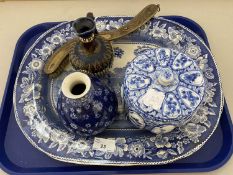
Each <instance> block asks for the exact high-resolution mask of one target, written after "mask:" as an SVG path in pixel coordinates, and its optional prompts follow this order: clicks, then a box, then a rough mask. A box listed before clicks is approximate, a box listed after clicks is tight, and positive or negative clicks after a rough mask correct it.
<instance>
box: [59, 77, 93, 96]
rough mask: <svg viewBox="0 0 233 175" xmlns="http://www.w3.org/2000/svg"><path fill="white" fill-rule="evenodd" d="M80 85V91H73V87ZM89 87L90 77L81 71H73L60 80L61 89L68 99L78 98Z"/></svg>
mask: <svg viewBox="0 0 233 175" xmlns="http://www.w3.org/2000/svg"><path fill="white" fill-rule="evenodd" d="M75 86H76V87H81V86H82V89H80V93H74V92H73V91H72V90H73V88H74V87H75ZM90 88H91V79H90V78H89V76H88V75H87V74H84V73H82V72H74V73H71V74H69V75H68V76H66V77H65V79H64V80H63V82H62V86H61V90H62V93H63V94H64V96H66V97H67V98H70V99H79V98H82V97H84V96H85V95H86V94H87V93H88V92H89V91H90Z"/></svg>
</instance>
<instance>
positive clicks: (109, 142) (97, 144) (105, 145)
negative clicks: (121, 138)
mask: <svg viewBox="0 0 233 175" xmlns="http://www.w3.org/2000/svg"><path fill="white" fill-rule="evenodd" d="M115 143H116V141H115V139H103V138H98V137H95V139H94V144H93V147H92V149H93V150H98V151H103V152H114V151H115V149H116V145H115Z"/></svg>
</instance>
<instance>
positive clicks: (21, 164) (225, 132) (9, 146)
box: [0, 16, 233, 174]
mask: <svg viewBox="0 0 233 175" xmlns="http://www.w3.org/2000/svg"><path fill="white" fill-rule="evenodd" d="M165 18H167V19H171V20H174V21H177V22H179V23H181V24H183V25H185V26H186V27H188V28H190V29H191V30H193V31H194V32H195V33H197V34H198V35H199V36H200V37H202V38H203V40H204V41H205V43H206V44H207V45H208V46H209V44H208V40H207V37H206V34H205V32H204V31H203V29H202V28H201V27H200V26H199V25H198V24H197V23H195V22H194V21H192V20H190V19H187V18H184V17H180V16H166V17H165ZM57 24H58V23H55V22H53V23H43V24H39V25H36V26H34V27H32V28H30V29H28V30H27V31H26V32H25V33H24V34H23V35H22V36H21V37H20V38H19V40H18V42H17V45H16V48H15V52H14V57H13V61H12V64H11V69H10V72H9V77H8V81H7V85H6V89H5V94H4V97H3V101H2V107H1V110H0V143H1V144H0V168H2V169H3V170H4V171H6V172H7V173H9V174H24V173H30V174H32V173H35V174H42V173H43V174H52V173H55V172H56V173H60V174H73V173H74V172H75V174H84V173H85V174H120V173H122V174H126V173H134V174H137V173H141V174H146V173H168V172H204V171H211V170H214V169H217V168H219V167H220V166H222V165H224V164H225V163H226V162H227V160H228V159H229V158H230V157H231V155H232V150H233V145H232V139H233V135H232V131H233V130H232V128H233V127H232V122H231V117H230V114H229V111H228V108H227V104H226V103H225V106H224V109H223V113H222V117H221V120H220V123H219V126H218V128H217V129H216V131H215V132H214V134H213V135H212V137H211V138H210V139H209V141H208V142H207V143H206V144H205V145H204V146H203V147H202V149H200V150H199V151H198V152H196V153H194V154H193V155H192V156H190V157H188V158H185V159H182V160H179V161H176V162H174V163H171V164H167V165H160V166H140V167H135V166H134V167H111V166H110V167H109V166H104V167H103V166H81V165H74V164H68V163H64V162H59V161H56V160H54V159H52V158H50V157H48V156H47V155H45V154H44V153H42V152H40V151H39V150H37V149H36V148H34V147H33V146H32V145H31V144H30V143H29V142H28V141H27V140H26V138H25V137H24V135H23V134H22V132H21V131H20V129H19V127H18V126H17V124H16V121H15V117H14V111H13V105H12V99H13V98H12V95H13V86H14V82H15V78H16V74H17V71H18V68H19V65H20V62H21V59H22V58H23V55H24V53H25V52H26V51H27V49H28V48H29V47H30V46H31V44H32V43H33V42H34V41H35V39H36V38H38V37H39V36H40V35H41V34H42V33H43V32H45V31H46V30H48V29H49V28H51V27H53V26H55V25H57ZM216 138H217V139H216ZM216 140H217V142H216ZM210 148H211V149H210Z"/></svg>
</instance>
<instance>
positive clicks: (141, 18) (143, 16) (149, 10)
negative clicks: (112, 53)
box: [99, 4, 160, 40]
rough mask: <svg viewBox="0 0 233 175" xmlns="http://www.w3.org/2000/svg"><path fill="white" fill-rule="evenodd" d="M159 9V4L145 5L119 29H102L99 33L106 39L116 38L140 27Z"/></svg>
mask: <svg viewBox="0 0 233 175" xmlns="http://www.w3.org/2000/svg"><path fill="white" fill-rule="evenodd" d="M159 11H160V6H159V5H155V4H150V5H148V6H146V7H145V8H144V9H142V10H141V11H140V12H139V13H138V14H137V15H136V16H135V17H134V18H133V19H131V20H130V21H129V22H128V23H126V24H125V25H123V26H121V27H120V28H119V29H115V30H111V31H103V32H100V33H99V35H100V36H102V37H104V38H105V39H107V40H114V39H117V38H121V37H123V36H125V35H128V34H129V33H131V32H133V31H135V30H136V29H138V28H139V27H141V26H142V25H143V24H145V23H146V22H147V21H149V20H150V19H151V18H152V17H153V16H154V15H155V14H156V13H157V12H159Z"/></svg>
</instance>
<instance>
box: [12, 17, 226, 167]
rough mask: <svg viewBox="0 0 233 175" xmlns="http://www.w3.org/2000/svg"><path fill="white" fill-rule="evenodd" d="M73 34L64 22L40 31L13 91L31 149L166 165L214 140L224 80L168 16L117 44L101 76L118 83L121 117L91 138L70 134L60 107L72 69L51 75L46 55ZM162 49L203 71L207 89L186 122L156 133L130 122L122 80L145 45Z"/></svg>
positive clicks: (72, 158)
mask: <svg viewBox="0 0 233 175" xmlns="http://www.w3.org/2000/svg"><path fill="white" fill-rule="evenodd" d="M129 19H131V18H130V17H100V18H97V19H96V23H97V24H96V25H97V29H98V30H99V31H103V30H111V29H115V28H119V27H120V26H121V25H122V24H124V23H125V22H127V21H128V20H129ZM73 37H75V33H74V32H73V30H72V27H71V23H70V22H64V23H60V24H58V25H57V26H55V27H53V28H51V29H50V30H48V31H47V32H45V33H44V34H43V35H41V36H40V37H39V38H38V39H37V40H36V41H35V43H34V44H33V45H32V46H31V48H29V50H28V51H27V52H26V54H25V56H24V58H23V60H22V62H21V65H20V68H19V71H18V74H17V78H16V82H15V88H14V111H15V118H16V121H17V123H18V125H19V127H20V129H21V130H22V132H23V134H24V135H25V137H26V138H27V139H28V140H29V142H30V143H31V144H32V145H33V146H35V147H36V148H38V149H39V150H40V151H42V152H44V153H46V154H47V155H49V156H50V157H52V158H54V159H57V160H60V161H64V162H70V163H76V164H83V165H84V164H85V165H86V164H87V165H114V166H131V165H160V164H167V163H171V162H173V161H175V160H178V159H181V158H185V157H187V156H190V155H191V154H193V153H195V152H196V151H197V150H199V149H200V148H201V147H202V146H203V145H204V144H205V143H206V142H207V141H208V139H209V138H210V137H211V135H212V134H213V132H214V131H215V129H216V127H217V125H218V122H219V119H220V116H221V112H222V108H223V94H222V88H221V80H220V77H219V73H218V70H217V66H216V63H215V60H214V58H213V55H212V54H211V52H210V50H209V49H208V48H207V46H206V45H205V44H204V42H203V41H202V40H201V39H200V38H199V37H198V36H197V35H196V34H195V33H193V32H192V31H190V30H189V29H188V28H186V27H184V26H182V25H180V24H178V23H176V22H173V21H171V20H167V19H164V18H153V19H151V20H150V22H148V23H147V24H146V25H144V26H143V27H141V28H140V29H139V30H138V31H136V32H134V33H132V34H130V35H128V36H126V37H124V38H122V39H120V40H117V41H115V42H114V43H113V48H114V63H113V67H112V69H111V71H110V73H109V74H108V75H106V77H104V78H103V81H106V82H107V83H110V84H111V85H113V87H114V90H115V92H116V93H117V97H118V105H119V106H118V117H117V119H116V120H115V122H114V123H113V124H112V125H111V126H110V127H109V128H108V129H106V130H105V131H104V132H103V133H101V134H98V135H96V136H93V137H80V136H77V135H76V136H75V135H73V134H71V133H69V132H67V130H66V129H65V128H64V127H63V125H62V124H61V123H60V120H59V117H58V115H57V112H56V110H55V104H56V103H57V97H58V93H59V91H60V87H61V82H62V80H63V79H64V77H65V76H66V75H68V74H69V73H71V72H74V70H73V69H72V67H71V66H70V65H68V66H67V67H66V68H65V71H64V72H63V73H62V74H61V75H60V76H59V77H57V78H55V79H50V78H48V77H47V76H46V75H45V74H44V73H43V71H42V70H43V66H44V64H45V62H46V61H47V59H48V57H49V56H50V55H51V54H52V53H53V52H54V51H55V50H56V49H57V48H59V47H60V46H61V45H62V44H63V43H65V42H66V41H68V40H70V39H72V38H73ZM160 47H166V48H170V49H173V50H176V51H178V52H182V53H184V54H186V55H188V56H189V58H191V59H192V61H194V62H195V64H196V65H197V66H198V68H199V69H200V70H201V71H202V73H203V76H204V81H205V92H204V95H203V97H202V102H201V104H199V106H198V107H197V109H196V110H195V111H194V113H193V114H192V115H193V116H192V119H191V120H190V121H189V122H188V123H187V124H186V125H183V126H180V127H176V128H175V129H174V130H172V131H171V132H169V133H164V134H153V133H151V132H149V131H146V130H144V129H138V128H135V127H134V125H132V124H131V123H130V121H129V120H128V111H127V108H126V107H125V106H126V105H125V104H124V101H123V98H122V89H123V88H122V84H123V81H124V75H125V70H126V67H127V66H128V65H129V63H130V62H131V61H132V60H133V59H134V58H135V57H137V56H138V55H141V54H142V53H143V52H144V51H145V50H148V49H155V48H160ZM97 143H98V144H97ZM94 145H95V146H94ZM96 145H98V146H96Z"/></svg>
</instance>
